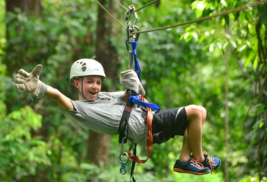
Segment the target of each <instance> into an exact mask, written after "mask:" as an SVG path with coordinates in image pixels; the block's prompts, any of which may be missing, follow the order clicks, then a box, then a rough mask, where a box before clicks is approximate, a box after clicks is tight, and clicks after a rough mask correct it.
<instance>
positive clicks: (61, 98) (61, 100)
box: [46, 85, 74, 111]
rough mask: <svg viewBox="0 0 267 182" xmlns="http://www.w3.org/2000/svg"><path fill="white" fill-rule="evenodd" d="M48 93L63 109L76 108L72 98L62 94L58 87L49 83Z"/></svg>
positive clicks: (71, 109)
mask: <svg viewBox="0 0 267 182" xmlns="http://www.w3.org/2000/svg"><path fill="white" fill-rule="evenodd" d="M46 95H47V96H48V97H51V98H52V99H54V101H56V102H57V103H58V105H59V106H60V107H62V108H63V109H66V110H68V111H73V110H74V107H73V105H72V102H71V100H70V98H68V97H67V96H65V95H64V94H62V93H61V92H60V91H59V90H58V89H55V88H53V87H51V86H49V85H47V89H46Z"/></svg>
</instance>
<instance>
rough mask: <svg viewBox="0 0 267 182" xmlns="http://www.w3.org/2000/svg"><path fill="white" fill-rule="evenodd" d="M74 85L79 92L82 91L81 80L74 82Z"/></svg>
mask: <svg viewBox="0 0 267 182" xmlns="http://www.w3.org/2000/svg"><path fill="white" fill-rule="evenodd" d="M73 84H74V86H75V87H76V88H77V89H78V90H79V89H80V81H79V80H73Z"/></svg>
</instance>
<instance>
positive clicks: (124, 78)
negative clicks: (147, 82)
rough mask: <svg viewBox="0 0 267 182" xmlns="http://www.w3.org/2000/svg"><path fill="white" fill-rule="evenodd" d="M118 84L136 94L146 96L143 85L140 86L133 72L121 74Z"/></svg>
mask: <svg viewBox="0 0 267 182" xmlns="http://www.w3.org/2000/svg"><path fill="white" fill-rule="evenodd" d="M120 83H121V85H122V86H124V87H126V88H127V89H129V90H133V91H135V92H138V93H140V94H141V95H143V96H144V95H145V94H146V92H145V90H144V88H143V85H142V84H141V82H140V80H139V78H138V76H137V74H136V72H135V71H134V70H126V71H123V72H121V76H120Z"/></svg>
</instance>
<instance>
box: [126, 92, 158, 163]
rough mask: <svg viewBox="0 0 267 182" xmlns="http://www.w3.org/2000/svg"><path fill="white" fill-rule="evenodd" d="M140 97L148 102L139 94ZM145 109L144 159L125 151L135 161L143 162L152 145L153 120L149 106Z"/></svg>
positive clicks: (148, 155) (148, 154)
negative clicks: (145, 148)
mask: <svg viewBox="0 0 267 182" xmlns="http://www.w3.org/2000/svg"><path fill="white" fill-rule="evenodd" d="M139 96H140V99H141V100H142V101H145V102H148V101H147V99H145V98H144V97H143V96H142V95H139ZM146 109H147V129H146V143H147V158H146V159H144V160H141V159H139V157H138V156H136V155H133V154H131V152H130V151H127V153H128V155H129V158H130V159H132V160H133V161H135V162H137V163H145V162H146V161H147V160H148V159H149V157H150V154H151V150H152V145H153V134H152V120H153V114H152V112H151V109H150V108H146Z"/></svg>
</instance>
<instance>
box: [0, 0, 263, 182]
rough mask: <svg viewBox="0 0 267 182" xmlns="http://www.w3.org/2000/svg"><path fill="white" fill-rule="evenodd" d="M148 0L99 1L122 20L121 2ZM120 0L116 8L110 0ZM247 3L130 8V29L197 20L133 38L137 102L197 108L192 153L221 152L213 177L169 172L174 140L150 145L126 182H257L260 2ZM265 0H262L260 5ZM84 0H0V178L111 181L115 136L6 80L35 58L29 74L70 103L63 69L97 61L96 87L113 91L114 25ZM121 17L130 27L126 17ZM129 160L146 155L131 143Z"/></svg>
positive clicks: (120, 59) (120, 42) (180, 1)
mask: <svg viewBox="0 0 267 182" xmlns="http://www.w3.org/2000/svg"><path fill="white" fill-rule="evenodd" d="M151 1H152V0H123V1H122V0H121V1H120V0H119V1H115V0H99V2H100V3H101V4H102V5H103V6H104V7H105V8H106V9H107V10H108V11H109V12H110V13H111V14H112V15H113V17H114V18H116V19H117V20H119V22H121V23H122V24H123V25H124V26H126V20H125V15H124V14H125V12H126V10H125V8H123V7H122V6H121V5H120V4H119V3H121V4H122V5H123V6H125V7H126V8H128V6H129V5H134V7H135V8H136V9H138V8H141V7H143V6H144V5H146V4H148V3H150V2H151ZM118 2H119V3H118ZM257 2H260V1H258V0H254V1H250V0H239V1H232V0H220V1H218V0H195V1H193V0H190V1H186V0H158V1H157V2H155V3H153V4H151V5H149V6H147V7H145V8H143V9H140V10H139V11H137V14H138V20H137V22H136V23H135V25H137V26H138V27H139V28H140V30H141V31H142V30H152V29H155V28H160V27H166V26H170V25H176V24H180V23H184V22H187V21H191V20H196V19H198V18H202V17H207V16H212V15H216V14H219V13H221V12H224V11H229V10H233V9H236V8H239V7H246V8H243V9H242V11H241V10H240V11H237V12H232V13H227V14H224V15H223V16H218V17H215V18H210V19H207V20H204V21H199V22H195V23H190V24H187V25H183V26H177V27H173V28H169V29H164V30H160V31H155V32H147V33H141V34H140V36H139V40H138V47H137V57H138V60H139V62H140V65H141V69H142V73H141V75H142V83H143V85H144V88H145V90H146V97H147V99H148V100H150V101H151V102H153V103H157V104H158V105H159V106H160V107H161V109H166V108H174V107H180V106H185V105H189V104H197V105H202V106H204V107H205V108H206V109H207V111H208V116H207V121H206V122H205V124H204V131H203V150H205V151H207V152H208V153H209V155H210V156H217V157H219V158H221V159H222V165H221V167H220V169H218V170H216V171H215V172H214V173H213V174H209V175H204V176H194V175H189V174H179V173H175V172H173V171H172V167H173V164H174V162H175V160H176V158H177V157H178V156H179V153H180V150H181V147H182V137H176V138H174V139H172V140H170V141H168V142H166V143H164V144H161V145H154V146H153V151H152V155H151V158H150V159H149V160H148V162H147V163H145V164H137V166H136V170H135V178H136V180H137V181H142V182H151V181H156V182H157V181H160V182H173V181H179V182H188V181H194V182H195V181H196V182H211V181H212V182H215V181H218V182H221V181H226V182H229V181H231V182H250V181H267V141H266V140H267V110H266V109H267V108H266V105H267V64H266V63H267V27H266V25H267V14H266V12H267V3H265V4H264V3H263V4H258V5H257V6H251V7H250V6H246V5H250V4H251V3H257ZM265 2H266V1H265ZM114 18H112V17H111V16H110V15H109V14H108V13H107V12H106V11H105V10H104V9H103V8H101V7H100V6H99V5H98V4H97V2H96V1H94V0H89V1H86V0H0V181H4V182H15V181H16V182H89V181H95V182H97V181H102V182H117V181H118V182H121V181H129V179H130V177H129V175H130V174H129V173H130V162H129V163H128V164H127V166H126V167H127V170H128V171H127V174H126V175H121V174H120V173H119V168H120V162H119V159H118V156H119V153H120V145H119V144H118V136H111V137H110V136H106V135H100V134H97V133H95V132H93V131H88V129H86V128H84V127H83V126H81V125H79V124H77V123H76V122H75V121H73V119H71V118H70V117H69V116H68V115H67V113H66V112H65V111H64V110H62V109H61V108H60V107H59V106H57V104H56V103H55V102H54V101H53V100H52V99H50V98H46V97H45V98H43V99H41V100H39V101H38V102H35V103H33V102H32V100H31V98H30V97H29V95H27V94H25V93H22V92H19V91H17V89H16V87H15V84H14V82H13V78H14V75H15V74H16V73H17V71H18V70H19V69H20V68H23V69H25V70H27V71H31V70H32V69H33V68H34V67H35V66H36V65H37V64H42V65H43V70H42V73H41V76H40V80H42V81H43V82H44V83H46V84H48V85H51V86H53V87H55V88H57V89H59V90H60V91H61V92H62V93H64V94H65V95H66V96H68V97H69V98H71V99H73V100H75V99H77V98H78V93H77V92H76V90H75V89H74V87H72V86H71V85H69V70H70V66H71V64H72V63H73V62H74V61H75V60H77V59H80V58H94V59H96V60H98V61H100V62H101V63H102V64H103V65H104V68H105V70H106V74H107V76H108V78H107V79H105V81H104V88H103V90H104V91H115V90H123V89H124V88H122V87H121V86H120V84H119V74H120V72H121V71H123V70H126V69H127V65H128V54H127V49H126V46H125V39H126V37H127V34H126V30H125V28H124V27H123V26H122V25H121V24H119V23H118V22H117V21H116V20H115V19H114ZM132 20H133V19H131V20H130V22H129V23H130V24H132V23H133V21H132ZM138 153H139V155H141V156H142V155H144V156H145V155H146V153H145V152H144V149H143V148H140V147H139V148H138Z"/></svg>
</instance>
